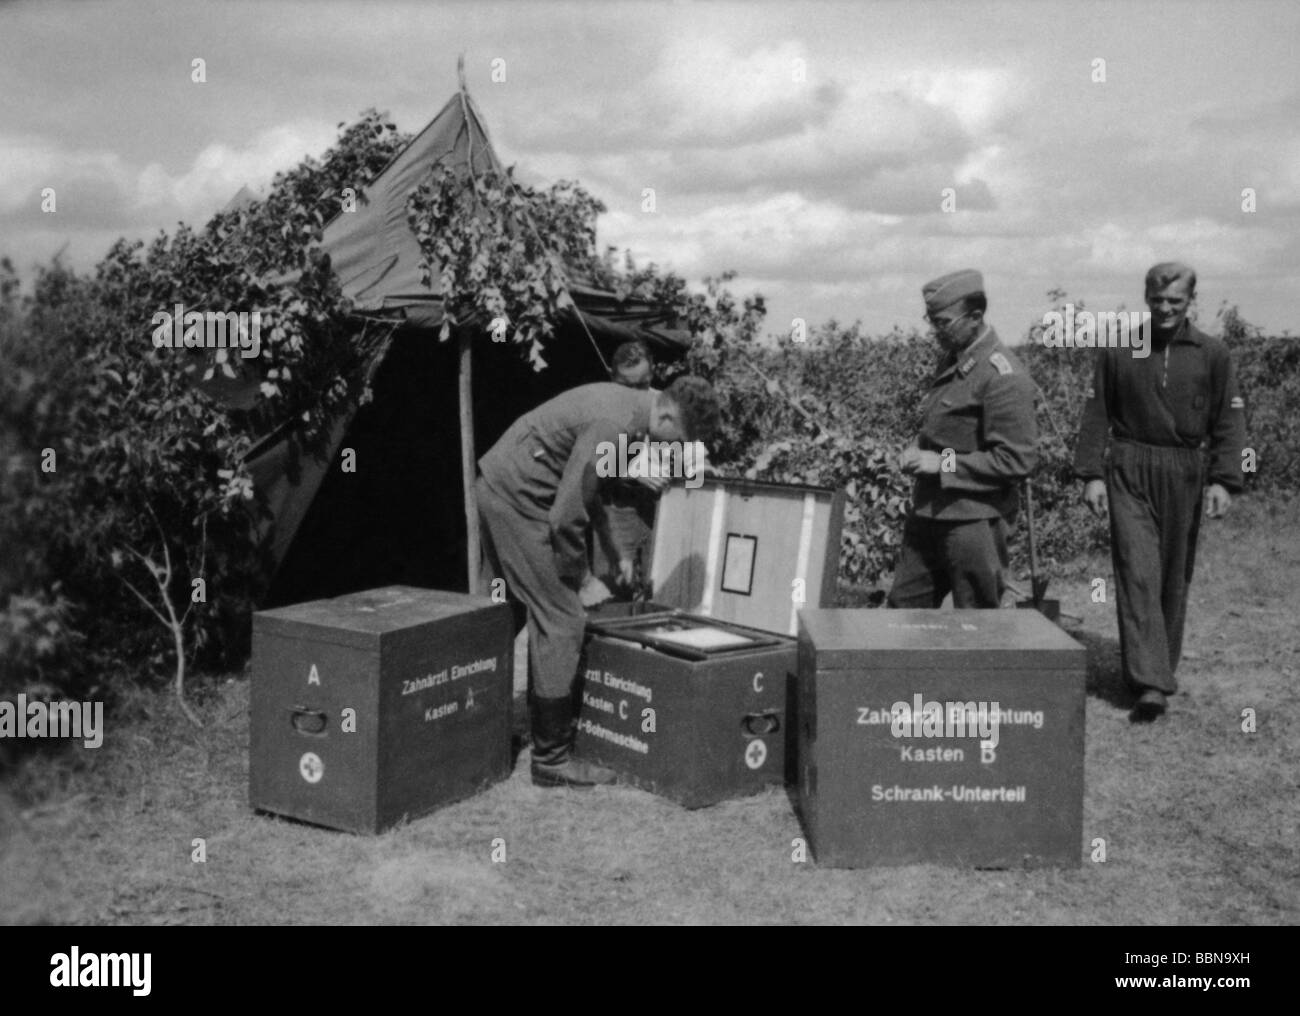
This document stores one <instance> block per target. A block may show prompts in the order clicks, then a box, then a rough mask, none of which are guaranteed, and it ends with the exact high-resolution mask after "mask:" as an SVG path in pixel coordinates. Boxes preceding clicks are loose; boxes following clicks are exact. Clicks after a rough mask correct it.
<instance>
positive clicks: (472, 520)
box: [456, 327, 481, 595]
mask: <svg viewBox="0 0 1300 1016" xmlns="http://www.w3.org/2000/svg"><path fill="white" fill-rule="evenodd" d="M456 334H457V337H458V339H459V342H460V369H459V370H458V371H457V387H458V388H459V394H460V399H459V401H460V478H461V486H462V487H463V488H464V490H465V555H466V558H467V561H466V565H467V568H466V572H465V574H466V575H467V576H468V577H469V591H470V592H471V593H472V594H475V595H478V594H479V593H480V592H481V591H480V589H479V529H478V501H477V500H476V499H475V497H474V463H475V459H476V456H475V454H474V394H473V392H474V388H473V374H472V372H471V371H472V367H471V364H472V360H471V357H470V354H471V351H472V345H471V342H470V330H469V329H468V328H464V327H461V328H457V329H456Z"/></svg>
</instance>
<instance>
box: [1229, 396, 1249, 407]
mask: <svg viewBox="0 0 1300 1016" xmlns="http://www.w3.org/2000/svg"><path fill="white" fill-rule="evenodd" d="M1229 408H1230V409H1245V408H1246V401H1245V400H1244V399H1243V398H1242V397H1241V396H1240V395H1234V396H1233V397H1232V402H1231V403H1230V404H1229Z"/></svg>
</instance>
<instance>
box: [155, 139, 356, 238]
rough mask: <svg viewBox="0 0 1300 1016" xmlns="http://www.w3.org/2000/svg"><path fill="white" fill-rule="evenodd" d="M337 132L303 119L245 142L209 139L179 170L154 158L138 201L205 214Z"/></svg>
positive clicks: (321, 146) (315, 152) (259, 185)
mask: <svg viewBox="0 0 1300 1016" xmlns="http://www.w3.org/2000/svg"><path fill="white" fill-rule="evenodd" d="M336 136H337V135H336V130H335V128H334V127H332V126H330V125H328V124H323V123H319V122H313V121H298V122H294V123H288V124H281V125H279V126H276V127H271V128H269V129H267V130H264V131H261V132H260V133H259V134H257V135H256V136H255V137H254V138H252V139H250V141H249V142H248V143H247V144H244V145H231V144H225V143H222V142H217V143H214V144H211V145H208V146H207V147H206V148H204V149H203V150H201V151H200V152H199V153H198V154H197V155H196V156H195V157H194V161H193V163H192V164H191V165H190V167H189V169H187V170H186V171H185V172H183V173H181V174H179V175H175V176H173V175H172V174H171V173H169V172H168V171H167V170H166V169H165V168H163V166H162V165H161V164H160V163H157V162H152V163H150V164H149V165H147V166H145V167H144V169H142V170H141V171H140V173H139V177H138V179H137V181H136V186H135V188H134V205H135V207H136V208H138V209H149V208H154V207H158V206H173V207H176V208H178V209H180V210H181V211H182V212H183V213H185V214H186V215H190V216H195V217H201V216H203V215H204V214H207V213H210V212H211V211H213V210H214V209H216V208H219V207H221V206H222V205H224V204H225V203H226V202H227V201H228V200H229V199H230V198H231V196H232V195H233V194H234V193H235V192H236V191H237V190H239V188H240V187H241V186H244V185H245V184H246V185H248V186H249V187H251V188H253V189H254V190H261V189H264V188H265V187H266V185H267V184H269V183H270V182H271V178H272V177H273V176H274V175H275V174H276V173H278V172H280V171H282V170H286V169H290V168H292V167H293V166H295V165H297V164H298V163H299V162H300V161H302V159H303V157H304V156H306V155H312V156H319V155H320V154H321V153H323V152H324V151H325V149H327V148H328V147H329V146H330V145H331V144H332V143H333V142H334V141H335V139H336Z"/></svg>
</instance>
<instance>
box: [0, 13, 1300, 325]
mask: <svg viewBox="0 0 1300 1016" xmlns="http://www.w3.org/2000/svg"><path fill="white" fill-rule="evenodd" d="M1298 40H1300V4H1296V3H1293V2H1289V0H1258V2H1223V0H1218V2H1211V3H1201V2H1195V0H1185V2H1165V3H1156V2H1142V0H1137V2H1125V3H1118V4H1107V3H1079V2H1077V0H1076V2H1072V3H1063V4H1061V3H1053V2H1047V0H1043V2H1020V3H1011V2H966V3H951V4H950V3H938V2H926V0H920V2H911V3H904V2H879V3H798V2H785V3H778V2H754V3H740V4H730V3H713V2H708V0H687V2H671V3H668V2H664V3H630V2H622V0H612V2H604V3H598V2H595V0H592V2H578V3H552V2H527V0H514V2H507V3H497V4H492V3H477V2H474V3H470V2H465V3H436V4H435V3H414V4H403V3H383V2H367V3H361V2H330V0H325V2H313V3H280V2H275V0H264V2H258V3H234V2H231V3H220V2H218V3H190V2H181V0H178V2H168V3H147V2H130V0H123V2H83V3H68V4H64V3H18V4H10V5H7V6H3V7H0V255H8V256H9V257H11V258H12V259H13V260H14V262H15V264H16V265H17V267H18V268H19V270H20V271H22V272H28V271H29V270H30V269H31V267H32V266H33V265H34V264H36V263H39V262H44V261H47V260H48V259H49V257H50V256H51V255H53V254H54V253H55V252H56V251H59V250H63V251H64V254H63V256H64V258H65V260H66V261H68V262H69V263H71V264H73V265H74V266H76V267H79V268H89V267H91V266H93V265H94V263H95V262H96V261H98V259H99V258H100V257H102V256H103V254H104V253H105V252H106V251H107V249H108V246H109V245H110V244H111V243H112V241H113V240H115V239H116V238H117V237H119V236H126V237H130V238H137V237H138V238H144V239H148V238H150V237H152V236H154V235H156V234H157V233H158V231H159V230H168V231H170V230H172V229H174V228H175V225H176V223H177V222H178V221H185V222H188V223H192V224H195V225H198V224H201V223H202V222H204V221H206V219H207V218H208V217H209V216H210V215H211V214H212V213H213V212H215V211H216V210H218V209H219V208H220V207H221V206H222V205H224V204H225V203H226V202H227V201H228V200H229V198H230V197H231V196H232V195H233V194H234V193H235V192H236V191H237V190H238V189H239V187H240V186H242V185H248V186H249V187H250V188H251V189H252V190H253V191H254V192H263V193H264V192H265V188H266V187H267V185H268V183H269V181H270V179H271V177H272V176H273V175H274V174H275V173H276V172H277V171H279V170H283V169H287V168H289V167H291V166H293V165H294V164H296V163H297V162H298V161H299V160H300V159H301V158H303V157H304V156H305V155H309V154H312V155H319V154H321V153H322V152H324V151H325V149H327V148H328V147H329V146H330V144H331V143H332V142H333V140H334V139H335V138H336V136H337V133H338V125H339V124H340V123H342V122H351V121H352V120H355V119H356V118H357V117H358V115H359V114H360V113H361V112H362V111H363V110H365V109H367V108H369V107H375V108H378V109H380V110H384V111H387V112H388V113H389V114H391V116H392V117H393V118H394V120H395V121H396V123H397V125H398V127H399V128H401V129H402V130H404V131H407V132H410V133H415V132H416V131H418V130H419V129H420V128H421V127H423V126H424V124H425V123H426V122H428V120H430V119H431V118H432V117H433V116H434V114H435V113H437V111H438V110H439V109H440V108H441V107H442V105H443V103H444V102H445V101H446V100H447V99H448V98H449V97H450V96H451V95H452V94H453V93H454V91H455V89H456V83H457V78H456V58H457V55H458V54H460V53H464V54H465V61H466V78H467V82H468V86H469V90H470V93H471V94H472V95H473V97H474V99H475V102H476V104H477V105H478V107H479V109H480V110H481V112H482V113H483V115H484V118H485V120H486V126H487V129H488V132H489V135H490V137H491V140H492V142H493V145H494V146H495V148H496V150H497V153H498V155H499V156H500V157H501V158H502V159H503V161H505V162H506V163H507V164H515V165H516V166H517V172H518V173H519V175H520V177H521V178H522V179H524V180H526V181H527V182H529V183H533V184H542V185H546V184H550V183H552V182H554V181H556V180H559V179H576V180H578V181H579V182H581V183H582V184H583V185H584V186H585V187H586V188H587V189H588V190H589V191H591V192H592V193H593V194H595V195H596V196H597V197H598V198H600V199H601V200H602V201H603V202H604V203H605V204H606V206H607V207H608V212H607V213H606V214H605V215H604V216H602V218H601V220H600V222H599V223H598V242H599V243H600V244H601V246H602V247H603V246H605V245H607V244H609V245H614V246H616V247H619V248H620V249H622V248H627V249H630V250H631V251H632V253H633V255H634V256H635V257H636V258H637V259H638V260H642V261H653V262H655V263H656V264H658V265H660V266H662V267H665V268H671V269H673V270H675V271H676V272H678V273H679V274H681V275H683V276H685V277H686V278H687V279H689V280H692V281H693V282H698V281H699V280H701V279H703V278H704V277H706V276H709V275H717V274H720V273H721V272H723V271H727V270H733V271H735V272H736V273H737V278H736V280H735V281H734V282H733V283H732V284H731V288H732V290H733V292H735V293H737V294H738V295H744V294H749V293H752V292H755V291H756V292H759V293H762V294H763V296H764V297H765V299H766V301H767V306H768V318H767V324H766V330H767V331H769V332H771V333H786V334H788V332H789V329H790V327H791V323H792V322H793V321H794V319H795V318H801V319H803V320H804V321H806V322H807V324H808V326H809V327H810V328H811V327H815V326H816V325H818V324H820V323H822V322H824V321H827V320H828V319H832V318H833V319H835V320H837V321H839V322H840V323H841V324H849V323H851V322H853V321H860V322H861V324H862V326H863V328H864V329H865V330H866V331H867V332H868V333H870V334H876V333H883V332H886V331H888V330H889V329H890V328H891V327H893V326H894V325H900V326H902V327H904V328H910V327H913V326H915V327H921V325H922V320H921V318H922V314H923V311H924V307H923V305H922V302H921V287H922V285H924V283H925V282H926V281H928V280H929V279H931V278H934V277H936V276H938V275H942V274H945V273H947V272H950V271H953V270H956V269H959V268H968V267H969V268H977V269H979V270H980V271H982V272H983V274H984V278H985V289H986V292H987V294H988V300H989V310H988V313H987V319H988V320H989V321H990V323H992V324H993V325H994V326H995V327H996V328H997V329H998V331H999V333H1000V334H1001V335H1002V336H1003V338H1004V339H1007V340H1010V341H1016V340H1018V339H1019V338H1020V337H1022V336H1023V335H1024V334H1025V332H1026V331H1027V330H1028V328H1029V326H1030V325H1031V324H1033V323H1034V322H1035V321H1039V320H1041V317H1042V314H1043V312H1044V311H1045V310H1047V309H1048V306H1049V303H1048V299H1047V292H1048V290H1049V289H1052V288H1055V287H1060V288H1062V289H1064V290H1065V291H1066V293H1067V294H1068V295H1069V297H1070V298H1072V299H1073V300H1075V301H1076V302H1078V301H1082V302H1083V303H1084V304H1086V305H1087V306H1089V307H1092V308H1094V309H1111V308H1115V307H1119V306H1127V307H1128V308H1130V309H1134V308H1139V309H1140V307H1141V300H1142V280H1143V277H1144V275H1145V272H1146V269H1147V268H1148V267H1149V266H1150V265H1151V264H1153V263H1155V262H1157V261H1164V260H1182V261H1186V262H1188V263H1190V264H1191V265H1192V266H1193V267H1194V268H1195V269H1196V271H1197V273H1198V276H1199V286H1198V312H1199V315H1200V319H1201V321H1202V323H1203V324H1204V323H1208V324H1211V325H1212V323H1213V320H1214V316H1215V313H1216V312H1217V311H1218V309H1219V307H1220V306H1221V305H1222V304H1223V303H1224V302H1225V301H1226V302H1228V303H1230V304H1236V305H1237V306H1238V308H1239V310H1240V312H1241V314H1242V315H1243V316H1244V317H1245V318H1246V320H1247V321H1250V322H1252V323H1254V324H1257V325H1260V326H1261V327H1263V328H1265V329H1266V330H1267V331H1269V332H1270V333H1273V334H1281V333H1283V332H1295V331H1296V326H1295V324H1294V322H1293V319H1292V318H1291V314H1292V313H1293V312H1294V309H1295V308H1296V307H1297V306H1300V60H1297V58H1296V56H1295V53H1294V48H1295V46H1296V44H1297V41H1298ZM195 59H202V60H203V61H204V63H205V76H206V80H205V81H203V82H201V83H198V82H195V81H193V80H192V61H193V60H195ZM48 187H53V188H54V189H55V194H56V210H55V211H54V212H52V213H51V212H47V211H42V208H41V203H42V202H41V194H42V190H43V189H44V188H48ZM647 190H651V191H653V196H654V205H653V209H652V210H651V209H649V208H648V207H647V202H646V199H645V195H646V192H647ZM1243 195H1244V196H1243ZM945 198H946V200H945ZM945 205H946V206H947V207H945Z"/></svg>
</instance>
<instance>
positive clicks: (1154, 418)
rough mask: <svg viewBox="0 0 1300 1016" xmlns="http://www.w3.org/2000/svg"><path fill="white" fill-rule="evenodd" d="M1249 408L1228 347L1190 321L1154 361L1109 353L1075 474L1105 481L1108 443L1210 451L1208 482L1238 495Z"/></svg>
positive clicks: (1098, 371)
mask: <svg viewBox="0 0 1300 1016" xmlns="http://www.w3.org/2000/svg"><path fill="white" fill-rule="evenodd" d="M1244 405H1245V404H1244V402H1243V401H1242V398H1241V394H1240V392H1239V391H1238V389H1237V375H1236V371H1235V369H1234V368H1233V364H1232V357H1231V356H1229V355H1228V347H1227V346H1225V345H1224V344H1223V342H1222V341H1221V340H1219V339H1216V338H1214V337H1213V336H1210V335H1206V334H1205V333H1204V332H1202V331H1199V330H1198V329H1197V328H1196V327H1195V326H1194V325H1193V324H1192V323H1191V322H1190V321H1187V322H1184V324H1183V327H1182V328H1180V329H1179V330H1178V334H1176V335H1175V336H1174V337H1173V338H1172V339H1171V340H1170V341H1169V342H1168V343H1166V344H1165V346H1164V347H1162V348H1160V349H1156V348H1155V347H1154V345H1153V346H1152V347H1151V353H1150V355H1149V356H1145V357H1142V358H1138V357H1135V356H1134V355H1133V351H1132V350H1131V349H1123V348H1115V349H1112V348H1109V347H1104V348H1102V349H1100V350H1098V352H1097V365H1096V368H1095V370H1094V373H1093V381H1092V388H1091V390H1090V391H1089V392H1088V398H1087V401H1086V402H1085V403H1084V406H1083V418H1082V420H1081V422H1080V424H1079V443H1078V444H1077V445H1076V446H1075V452H1074V471H1075V473H1076V474H1077V475H1078V476H1079V477H1081V478H1082V479H1085V480H1095V479H1101V478H1102V476H1103V469H1102V458H1103V456H1104V454H1105V450H1106V439H1107V437H1108V436H1113V437H1115V438H1116V439H1117V440H1121V441H1137V442H1140V443H1141V444H1149V445H1159V446H1164V447H1170V448H1201V447H1203V446H1206V445H1208V448H1209V456H1210V467H1209V472H1208V482H1210V483H1218V484H1222V485H1223V487H1224V488H1226V489H1227V490H1230V491H1234V492H1235V491H1239V490H1241V481H1242V474H1241V450H1242V446H1243V445H1244V444H1245V442H1246V424H1245V413H1244V411H1243V410H1244Z"/></svg>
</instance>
